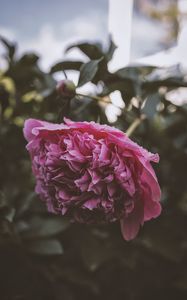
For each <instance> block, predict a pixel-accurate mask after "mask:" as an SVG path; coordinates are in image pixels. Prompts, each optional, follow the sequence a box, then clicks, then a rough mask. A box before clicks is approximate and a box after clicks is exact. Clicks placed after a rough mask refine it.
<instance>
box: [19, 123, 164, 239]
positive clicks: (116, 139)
mask: <svg viewBox="0 0 187 300" xmlns="http://www.w3.org/2000/svg"><path fill="white" fill-rule="evenodd" d="M24 135H25V138H26V139H27V141H28V144H27V149H28V151H29V153H30V155H31V159H32V169H33V173H34V175H35V177H36V193H38V194H39V195H40V197H41V198H42V199H43V200H44V201H45V202H46V205H47V208H48V211H50V212H53V213H57V214H62V215H66V216H69V217H70V218H71V220H74V221H78V222H82V223H102V222H114V221H116V220H120V223H121V230H122V234H123V237H124V238H125V239H126V240H130V239H133V238H134V237H135V236H136V234H137V233H138V230H139V228H140V225H143V224H144V222H145V221H148V220H150V219H151V218H156V217H157V216H159V215H160V212H161V206H160V203H159V201H160V187H159V184H158V181H157V178H156V175H155V172H154V170H153V168H152V166H151V164H150V162H151V161H153V162H158V160H159V157H158V155H157V154H152V153H150V152H148V151H147V150H145V149H143V148H142V147H140V146H138V145H137V144H136V143H134V142H133V141H131V140H130V139H129V138H128V137H127V136H126V135H125V134H124V133H123V132H121V131H119V130H117V129H114V128H112V127H109V126H106V125H99V124H96V123H94V122H91V123H88V122H72V121H70V120H67V119H65V123H64V124H51V123H48V122H44V121H39V120H34V119H29V120H27V121H26V122H25V127H24Z"/></svg>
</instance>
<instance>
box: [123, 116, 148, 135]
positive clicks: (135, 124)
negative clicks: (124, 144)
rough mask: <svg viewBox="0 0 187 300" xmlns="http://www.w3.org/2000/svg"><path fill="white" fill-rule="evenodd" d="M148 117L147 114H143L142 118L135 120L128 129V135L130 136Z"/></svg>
mask: <svg viewBox="0 0 187 300" xmlns="http://www.w3.org/2000/svg"><path fill="white" fill-rule="evenodd" d="M145 119H146V116H145V115H141V116H140V118H137V119H135V120H134V122H133V123H132V124H131V125H130V126H129V128H128V129H127V131H126V135H127V136H128V137H130V136H131V135H132V133H133V132H134V131H135V130H136V128H137V127H138V126H139V125H140V124H141V123H142V121H144V120H145Z"/></svg>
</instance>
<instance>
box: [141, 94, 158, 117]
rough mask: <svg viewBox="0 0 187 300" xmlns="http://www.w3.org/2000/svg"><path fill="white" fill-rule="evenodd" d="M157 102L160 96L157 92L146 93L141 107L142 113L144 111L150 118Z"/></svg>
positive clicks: (153, 113)
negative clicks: (146, 95)
mask: <svg viewBox="0 0 187 300" xmlns="http://www.w3.org/2000/svg"><path fill="white" fill-rule="evenodd" d="M159 102H160V96H159V94H158V93H155V94H152V95H148V97H147V99H146V102H145V105H144V107H143V109H142V113H144V114H145V115H146V116H147V117H148V118H149V119H152V118H153V117H154V115H155V113H156V109H157V106H158V104H159Z"/></svg>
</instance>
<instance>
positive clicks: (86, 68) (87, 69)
mask: <svg viewBox="0 0 187 300" xmlns="http://www.w3.org/2000/svg"><path fill="white" fill-rule="evenodd" d="M100 61H101V59H96V60H91V61H89V62H88V63H85V64H83V65H82V66H81V68H80V77H79V82H78V87H80V86H82V85H84V84H85V83H87V82H89V81H91V80H92V79H93V78H94V76H95V74H96V73H97V71H98V66H99V63H100Z"/></svg>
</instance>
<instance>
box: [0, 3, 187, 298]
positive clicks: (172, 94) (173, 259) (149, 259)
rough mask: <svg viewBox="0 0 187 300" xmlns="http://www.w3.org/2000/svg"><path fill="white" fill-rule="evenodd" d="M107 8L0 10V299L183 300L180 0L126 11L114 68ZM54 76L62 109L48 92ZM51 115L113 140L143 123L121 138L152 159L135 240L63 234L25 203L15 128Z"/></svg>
mask: <svg viewBox="0 0 187 300" xmlns="http://www.w3.org/2000/svg"><path fill="white" fill-rule="evenodd" d="M111 1H112V0H111ZM111 1H107V0H102V1H101V0H100V1H99V0H97V1H96V0H95V1H94V2H93V1H91V0H89V1H88V0H80V1H79V2H77V1H73V0H69V1H68V2H67V1H60V0H54V1H49V0H48V1H40V2H37V1H32V2H30V1H22V0H19V1H18V0H16V1H7V2H4V1H1V0H0V5H1V6H0V7H1V10H0V299H1V300H33V299H34V300H43V299H45V300H61V299H67V300H79V299H81V300H82V299H91V300H92V299H93V300H101V299H102V300H103V299H108V300H114V299H117V300H122V299H123V300H124V299H127V300H149V299H152V300H158V299H161V300H162V299H163V300H165V299H170V300H183V299H187V255H186V254H187V236H186V228H187V185H186V180H187V179H186V178H187V133H186V132H187V104H186V103H187V71H186V58H187V57H186V55H187V54H186V53H187V52H186V50H185V49H186V42H185V41H186V39H185V38H186V37H187V35H186V32H187V31H186V17H187V15H186V11H187V9H186V6H187V4H186V3H187V1H169V0H165V1H159V0H154V1H151V0H150V1H148V0H141V1H134V6H133V11H132V15H131V17H132V18H131V21H132V24H131V27H129V28H130V30H131V38H130V40H128V41H127V43H130V49H131V51H130V58H129V64H128V65H123V64H122V65H121V67H120V68H119V69H116V70H111V63H112V64H113V66H115V59H119V57H118V58H116V57H115V52H116V51H118V50H117V49H116V45H115V43H114V42H115V33H114V32H112V33H113V36H112V38H113V40H111V37H109V31H108V18H109V16H110V15H111V13H112V12H111V10H110V4H111ZM118 1H120V0H118ZM118 1H115V3H117V2H118ZM125 3H126V4H124V8H125V5H127V3H128V1H126V2H125ZM117 8H118V7H116V11H117ZM126 8H127V7H126ZM125 11H126V10H125V9H124V15H125ZM115 14H116V12H115ZM115 16H116V22H117V18H118V15H117V14H116V15H115ZM114 19H115V18H114ZM119 30H120V32H121V37H122V44H121V43H120V42H119V44H118V45H117V46H118V48H120V47H122V46H121V45H123V42H124V40H123V37H125V34H126V30H127V29H126V28H119ZM128 47H129V45H128ZM124 51H125V50H124ZM124 55H125V52H124ZM101 58H102V59H101ZM120 59H121V61H122V62H124V61H125V60H124V59H123V57H121V58H120ZM85 74H86V76H85ZM83 75H84V76H83ZM65 76H67V77H68V78H69V79H71V80H74V82H75V84H77V83H78V87H77V89H76V95H75V96H74V97H73V98H72V99H70V98H67V97H63V96H59V95H58V93H57V91H56V84H57V81H59V80H61V79H64V78H65ZM80 78H84V80H82V83H81V84H80V80H79V79H80ZM78 94H79V95H78ZM80 94H82V95H81V96H80ZM67 103H70V106H69V105H67ZM63 116H68V117H69V118H71V119H73V120H75V121H76V120H82V121H83V120H87V121H95V122H100V123H104V124H109V125H112V126H115V127H117V128H119V129H121V130H123V131H124V132H125V131H126V130H127V129H128V128H129V126H131V125H132V123H133V122H134V121H136V120H139V119H140V118H142V116H143V121H142V122H140V124H139V126H138V127H137V128H136V130H135V131H133V133H132V139H133V140H134V141H136V142H138V143H139V144H141V145H142V146H144V147H145V148H148V149H149V150H150V151H151V152H158V153H159V155H160V163H159V164H158V165H154V169H155V172H156V174H157V176H158V179H159V183H160V185H161V190H162V199H161V202H162V207H163V211H162V214H161V216H160V217H159V218H158V219H156V220H151V221H150V222H147V223H146V224H145V225H144V227H143V228H141V231H140V233H139V235H138V237H137V238H136V239H135V240H133V241H131V242H126V241H124V240H123V238H122V236H121V233H120V228H119V224H117V223H116V224H106V225H102V226H101V225H91V226H90V225H89V226H88V225H80V224H70V223H69V221H68V220H67V219H65V218H63V217H60V216H54V215H51V214H49V213H47V211H46V208H45V206H44V205H43V203H42V202H41V200H40V199H39V198H38V196H37V195H36V194H35V192H34V186H35V182H34V178H33V176H32V172H31V164H30V159H29V156H28V153H27V152H26V150H25V145H26V141H25V140H24V138H23V133H22V129H23V124H24V120H25V119H27V118H30V117H34V118H39V119H43V120H47V121H51V122H57V121H62V118H63Z"/></svg>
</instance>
